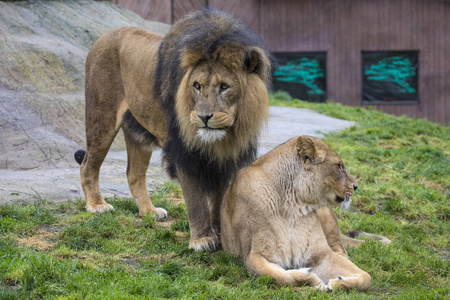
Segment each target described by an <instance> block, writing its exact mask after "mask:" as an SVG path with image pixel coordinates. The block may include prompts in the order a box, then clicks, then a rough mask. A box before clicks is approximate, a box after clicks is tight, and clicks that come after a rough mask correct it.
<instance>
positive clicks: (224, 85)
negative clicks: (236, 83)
mask: <svg viewBox="0 0 450 300" xmlns="http://www.w3.org/2000/svg"><path fill="white" fill-rule="evenodd" d="M228 88H229V86H228V84H226V83H222V84H220V91H221V92H222V91H225V90H226V89H228Z"/></svg>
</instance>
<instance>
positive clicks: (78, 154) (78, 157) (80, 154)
mask: <svg viewBox="0 0 450 300" xmlns="http://www.w3.org/2000/svg"><path fill="white" fill-rule="evenodd" d="M85 155H86V150H78V151H77V152H75V154H74V157H75V160H76V161H77V163H79V164H80V165H81V163H82V162H83V159H84V156H85Z"/></svg>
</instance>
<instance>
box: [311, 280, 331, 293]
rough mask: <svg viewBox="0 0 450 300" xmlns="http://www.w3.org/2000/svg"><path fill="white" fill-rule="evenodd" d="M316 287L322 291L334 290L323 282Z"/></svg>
mask: <svg viewBox="0 0 450 300" xmlns="http://www.w3.org/2000/svg"><path fill="white" fill-rule="evenodd" d="M314 288H315V289H317V290H319V291H321V292H331V291H332V290H331V289H330V288H329V287H328V286H327V285H325V284H323V282H321V283H319V284H317V285H316V286H315V287H314Z"/></svg>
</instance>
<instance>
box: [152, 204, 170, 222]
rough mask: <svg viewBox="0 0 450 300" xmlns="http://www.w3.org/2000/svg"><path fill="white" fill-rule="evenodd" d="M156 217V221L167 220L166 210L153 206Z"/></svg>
mask: <svg viewBox="0 0 450 300" xmlns="http://www.w3.org/2000/svg"><path fill="white" fill-rule="evenodd" d="M153 213H154V214H155V217H156V221H158V222H164V221H166V220H167V211H166V210H165V209H164V208H159V207H155V210H154V211H153Z"/></svg>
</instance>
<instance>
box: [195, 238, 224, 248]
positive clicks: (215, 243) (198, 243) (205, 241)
mask: <svg viewBox="0 0 450 300" xmlns="http://www.w3.org/2000/svg"><path fill="white" fill-rule="evenodd" d="M218 247H219V239H218V238H216V237H202V238H199V239H195V240H191V241H190V242H189V248H192V249H194V250H195V251H203V250H207V251H216V250H217V248H218Z"/></svg>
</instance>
